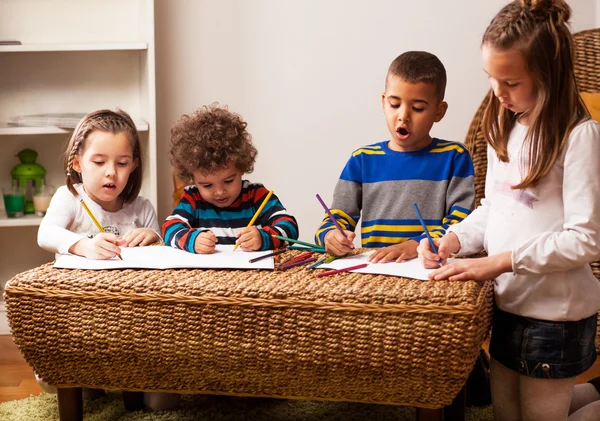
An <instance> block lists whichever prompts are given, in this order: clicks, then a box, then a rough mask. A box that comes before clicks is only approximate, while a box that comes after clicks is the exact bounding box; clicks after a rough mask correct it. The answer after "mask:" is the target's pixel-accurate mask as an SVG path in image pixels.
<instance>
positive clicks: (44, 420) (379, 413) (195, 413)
mask: <svg viewBox="0 0 600 421" xmlns="http://www.w3.org/2000/svg"><path fill="white" fill-rule="evenodd" d="M83 405H84V406H83V410H84V417H83V418H84V420H85V421H117V420H118V421H142V420H143V421H167V420H175V421H178V420H186V421H187V420H189V421H192V420H194V421H195V420H205V421H234V420H243V421H259V420H260V421H263V420H269V421H271V420H272V421H324V420H334V421H342V420H343V421H363V420H368V419H373V420H377V421H388V420H390V421H391V420H394V421H405V420H406V421H414V419H415V410H414V409H413V408H406V407H397V406H387V405H366V404H356V403H337V402H317V401H296V400H283V399H264V398H234V397H227V396H205V395H192V396H185V397H184V398H183V400H182V403H181V407H180V408H179V410H177V411H162V412H142V411H140V412H127V411H126V410H125V408H124V407H123V401H122V399H121V394H120V393H116V392H108V394H107V396H106V397H103V398H101V399H97V400H95V401H91V402H90V401H86V400H84V402H83ZM466 419H467V421H492V420H493V417H492V411H491V407H486V408H467V418H466ZM0 420H2V421H24V420H26V421H54V420H56V421H58V406H57V402H56V395H49V394H47V393H43V394H41V395H39V396H32V397H30V398H27V399H22V400H18V401H11V402H5V403H3V404H0Z"/></svg>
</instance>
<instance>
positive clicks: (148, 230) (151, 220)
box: [118, 197, 161, 247]
mask: <svg viewBox="0 0 600 421" xmlns="http://www.w3.org/2000/svg"><path fill="white" fill-rule="evenodd" d="M137 200H139V201H140V202H141V203H140V205H141V206H140V208H141V209H140V210H139V214H140V215H139V217H140V219H141V221H142V227H139V228H135V229H133V230H131V231H129V232H127V233H126V234H125V235H124V236H123V237H122V238H120V239H119V241H118V244H119V245H120V246H122V247H135V246H147V245H149V244H152V243H155V242H157V241H160V240H161V237H160V234H159V232H160V231H159V230H160V229H159V227H158V219H157V218H156V210H155V209H154V206H152V203H150V201H149V200H147V199H144V198H141V197H138V199H137Z"/></svg>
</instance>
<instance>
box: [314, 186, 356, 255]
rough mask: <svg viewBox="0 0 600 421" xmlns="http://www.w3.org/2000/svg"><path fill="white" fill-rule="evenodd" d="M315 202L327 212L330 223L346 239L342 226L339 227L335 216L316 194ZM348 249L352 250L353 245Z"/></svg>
mask: <svg viewBox="0 0 600 421" xmlns="http://www.w3.org/2000/svg"><path fill="white" fill-rule="evenodd" d="M317 200H318V201H319V203H321V206H323V209H325V212H327V215H328V216H329V219H331V222H333V224H334V225H335V226H336V228H337V229H338V230H339V231H340V232H341V233H342V235H343V236H344V237H346V239H347V238H348V236H347V235H346V233H345V232H344V229H343V228H342V226H341V225H340V223H339V222H338V221H337V219H335V216H333V214H332V213H331V210H330V209H329V208H328V207H327V205H326V204H325V202H324V201H323V199H321V196H319V194H318V193H317ZM350 248H352V249H354V244H351V245H350Z"/></svg>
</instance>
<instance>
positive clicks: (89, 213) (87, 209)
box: [80, 199, 123, 260]
mask: <svg viewBox="0 0 600 421" xmlns="http://www.w3.org/2000/svg"><path fill="white" fill-rule="evenodd" d="M80 202H81V205H82V206H83V209H85V211H86V212H87V213H88V215H89V216H90V218H91V219H92V221H93V222H94V224H96V227H97V228H98V231H100V232H104V228H102V225H100V222H98V220H97V219H96V217H95V216H94V214H93V213H92V211H91V210H90V208H88V205H86V203H85V202H84V201H83V199H81V200H80ZM117 256H118V257H119V259H121V260H123V258H122V257H121V255H120V254H119V253H117Z"/></svg>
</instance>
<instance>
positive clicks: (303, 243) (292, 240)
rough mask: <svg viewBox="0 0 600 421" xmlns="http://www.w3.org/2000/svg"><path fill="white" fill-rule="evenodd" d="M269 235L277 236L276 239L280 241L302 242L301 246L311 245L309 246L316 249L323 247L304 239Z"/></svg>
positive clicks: (274, 236) (272, 235)
mask: <svg viewBox="0 0 600 421" xmlns="http://www.w3.org/2000/svg"><path fill="white" fill-rule="evenodd" d="M271 237H273V238H277V239H278V240H282V241H289V242H290V243H297V244H302V245H303V246H307V247H311V248H316V249H320V248H323V247H321V246H318V245H316V244H312V243H307V242H306V241H300V240H294V239H293V238H288V237H282V236H281V235H275V234H271Z"/></svg>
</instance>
